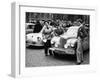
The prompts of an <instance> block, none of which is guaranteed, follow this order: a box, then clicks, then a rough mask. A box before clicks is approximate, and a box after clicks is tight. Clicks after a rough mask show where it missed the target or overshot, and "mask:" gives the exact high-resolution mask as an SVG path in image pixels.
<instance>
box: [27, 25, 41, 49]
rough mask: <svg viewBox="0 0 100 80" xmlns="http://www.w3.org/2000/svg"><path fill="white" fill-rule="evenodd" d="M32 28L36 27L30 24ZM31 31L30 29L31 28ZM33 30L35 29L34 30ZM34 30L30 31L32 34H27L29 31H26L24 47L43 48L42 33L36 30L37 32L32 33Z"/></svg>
mask: <svg viewBox="0 0 100 80" xmlns="http://www.w3.org/2000/svg"><path fill="white" fill-rule="evenodd" d="M30 25H32V26H34V27H37V26H36V25H33V23H32V24H30ZM31 29H32V28H31ZM34 29H35V28H34ZM34 29H32V30H33V31H32V32H27V31H29V29H26V33H27V34H26V47H29V46H43V36H42V32H41V30H42V29H40V30H38V32H36V31H35V32H34Z"/></svg>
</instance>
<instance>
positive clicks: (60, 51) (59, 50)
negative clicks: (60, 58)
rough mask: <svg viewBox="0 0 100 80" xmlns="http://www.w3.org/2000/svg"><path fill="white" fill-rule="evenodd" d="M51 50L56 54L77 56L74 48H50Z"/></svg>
mask: <svg viewBox="0 0 100 80" xmlns="http://www.w3.org/2000/svg"><path fill="white" fill-rule="evenodd" d="M49 50H51V51H52V52H54V53H56V54H71V55H74V54H75V50H74V49H73V48H67V49H65V48H55V47H53V48H49Z"/></svg>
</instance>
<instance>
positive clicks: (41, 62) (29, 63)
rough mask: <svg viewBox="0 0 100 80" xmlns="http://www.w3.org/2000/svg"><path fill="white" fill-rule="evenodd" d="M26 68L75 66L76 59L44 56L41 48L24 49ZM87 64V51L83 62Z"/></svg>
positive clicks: (72, 57) (65, 56) (64, 56)
mask: <svg viewBox="0 0 100 80" xmlns="http://www.w3.org/2000/svg"><path fill="white" fill-rule="evenodd" d="M25 63H26V64H25V65H26V67H40V66H62V65H76V58H75V56H72V55H63V56H57V57H54V56H45V54H44V49H42V48H36V47H31V48H26V62H25ZM82 64H89V51H86V52H85V53H84V62H83V63H82Z"/></svg>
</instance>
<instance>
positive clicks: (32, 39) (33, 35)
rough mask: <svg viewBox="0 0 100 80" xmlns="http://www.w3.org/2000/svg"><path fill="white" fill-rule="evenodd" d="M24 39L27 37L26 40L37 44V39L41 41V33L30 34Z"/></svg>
mask: <svg viewBox="0 0 100 80" xmlns="http://www.w3.org/2000/svg"><path fill="white" fill-rule="evenodd" d="M26 37H27V40H30V41H34V42H37V38H38V37H39V38H41V40H42V34H41V33H30V34H27V35H26Z"/></svg>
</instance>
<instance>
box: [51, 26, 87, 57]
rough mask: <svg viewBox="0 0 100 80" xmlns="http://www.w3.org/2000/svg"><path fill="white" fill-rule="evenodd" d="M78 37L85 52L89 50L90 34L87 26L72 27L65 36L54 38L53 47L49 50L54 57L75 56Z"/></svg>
mask: <svg viewBox="0 0 100 80" xmlns="http://www.w3.org/2000/svg"><path fill="white" fill-rule="evenodd" d="M78 37H80V38H81V40H82V43H81V45H82V49H83V51H84V50H87V49H89V34H88V32H87V30H86V28H85V26H84V27H83V26H81V27H80V26H72V27H69V28H68V30H67V32H65V33H64V34H62V35H60V36H55V37H53V38H52V40H51V44H52V47H51V48H50V49H49V50H51V52H52V54H53V55H54V56H55V55H57V54H70V55H75V54H76V50H77V42H78ZM76 57H77V56H76Z"/></svg>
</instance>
